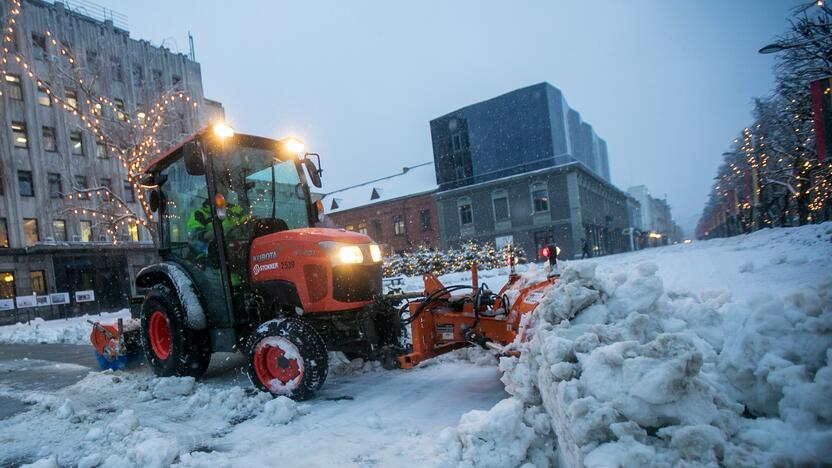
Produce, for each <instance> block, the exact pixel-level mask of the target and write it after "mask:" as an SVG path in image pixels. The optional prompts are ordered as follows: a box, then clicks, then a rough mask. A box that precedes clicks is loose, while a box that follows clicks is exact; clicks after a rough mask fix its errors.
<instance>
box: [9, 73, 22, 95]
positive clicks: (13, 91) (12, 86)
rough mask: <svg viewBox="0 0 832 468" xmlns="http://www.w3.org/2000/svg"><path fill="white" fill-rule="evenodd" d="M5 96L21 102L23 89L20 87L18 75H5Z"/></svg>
mask: <svg viewBox="0 0 832 468" xmlns="http://www.w3.org/2000/svg"><path fill="white" fill-rule="evenodd" d="M6 94H8V95H9V99H14V100H16V101H22V100H23V88H21V87H20V75H12V74H11V73H7V74H6Z"/></svg>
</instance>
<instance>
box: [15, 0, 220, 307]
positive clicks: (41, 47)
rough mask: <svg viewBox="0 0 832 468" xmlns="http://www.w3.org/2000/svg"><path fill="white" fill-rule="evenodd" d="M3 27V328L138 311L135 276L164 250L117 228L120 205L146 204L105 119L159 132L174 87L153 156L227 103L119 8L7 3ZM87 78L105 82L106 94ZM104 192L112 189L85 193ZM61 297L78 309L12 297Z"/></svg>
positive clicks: (130, 225) (23, 0) (135, 223)
mask: <svg viewBox="0 0 832 468" xmlns="http://www.w3.org/2000/svg"><path fill="white" fill-rule="evenodd" d="M0 19H2V21H3V25H4V30H3V42H2V47H3V49H2V60H0V82H1V83H0V93H2V95H0V103H1V105H0V300H5V301H2V305H3V307H0V322H2V321H8V319H9V317H12V316H16V314H24V315H23V316H25V315H30V316H31V315H38V316H55V315H58V314H63V313H72V312H79V311H91V310H107V309H115V308H121V307H127V306H128V304H129V301H128V298H129V297H130V296H131V295H132V294H134V293H135V292H136V291H134V290H133V289H134V285H133V284H132V281H131V280H130V278H133V277H134V276H135V273H136V272H137V271H138V270H139V269H140V268H141V267H143V266H144V265H147V264H149V263H151V262H153V261H154V256H155V249H154V247H153V242H152V239H151V237H150V233H149V231H147V230H146V229H145V228H144V227H143V223H142V222H140V221H141V220H138V219H135V218H129V219H126V220H125V221H123V222H121V223H119V224H114V223H113V222H112V220H113V219H115V216H117V215H119V213H118V212H112V211H110V212H107V211H106V210H104V208H103V205H104V204H113V200H117V201H118V203H117V208H121V209H123V210H124V213H129V212H135V213H139V212H142V203H144V200H143V199H142V194H141V191H140V190H136V185H135V184H136V182H135V181H133V180H131V179H130V176H129V171H128V169H127V165H126V163H125V158H124V157H123V156H122V155H121V154H119V153H118V152H117V151H115V150H114V148H113V147H111V145H110V144H109V143H107V142H106V141H105V139H104V138H103V137H102V136H101V135H100V132H98V125H97V123H98V122H99V119H104V118H105V117H103V116H104V115H113V116H115V118H116V119H118V120H121V121H124V122H128V123H129V122H130V120H129V119H131V118H132V119H134V120H135V124H134V128H135V127H136V125H142V126H149V125H150V124H148V123H145V122H144V119H145V118H148V119H149V118H150V115H151V114H152V113H153V112H154V111H155V110H156V109H158V108H160V107H158V106H159V104H158V102H154V101H156V100H158V99H160V98H159V96H160V95H162V91H163V90H165V91H166V92H167V91H170V90H173V93H169V94H168V95H169V96H171V103H172V102H173V99H174V98H176V97H178V98H179V100H180V101H182V102H181V104H179V103H177V104H176V106H175V114H174V117H175V118H173V119H168V121H167V122H166V124H165V125H164V126H162V125H161V124H160V123H158V122H160V121H161V120H162V119H161V118H157V119H156V120H157V123H154V124H153V125H158V126H159V128H158V129H157V128H156V127H154V128H153V129H152V131H153V132H154V135H155V134H156V132H157V130H158V135H160V137H159V139H158V141H159V142H160V143H158V144H157V143H156V140H154V144H153V148H152V150H148V152H149V153H150V152H159V151H161V150H163V149H164V148H163V145H162V144H161V142H162V141H164V142H171V143H172V142H175V141H176V140H177V139H181V138H182V136H183V135H188V134H191V133H193V132H195V131H196V130H197V129H198V128H200V127H202V126H203V125H205V124H206V123H207V122H209V121H211V120H213V119H214V118H217V117H222V114H223V109H222V106H221V105H220V104H219V103H217V102H215V101H211V100H209V99H206V98H205V97H204V95H203V88H202V74H201V69H200V65H199V63H197V62H196V61H195V57H194V56H193V52H191V53H190V54H183V53H178V52H174V51H171V50H169V49H167V48H165V47H157V46H153V45H151V44H150V42H148V41H145V40H136V39H133V38H131V37H130V34H129V32H128V26H127V18H126V17H125V16H123V15H121V14H119V13H117V12H114V11H111V10H108V9H105V8H103V7H100V6H97V5H95V4H92V3H90V2H88V1H86V0H83V1H78V0H73V1H71V2H70V1H67V2H59V1H55V2H47V1H41V0H2V1H0ZM78 76H91V77H94V87H95V91H96V93H97V95H96V96H95V97H93V96H92V95H91V94H92V93H90V92H88V90H89V88H88V87H87V86H89V85H90V83H89V82H87V83H86V85H85V83H83V82H81V81H82V80H81V81H79V79H78ZM166 99H167V98H166ZM185 101H187V102H185ZM165 103H166V104H167V101H165ZM102 105H103V106H104V107H106V108H107V109H105V110H106V112H110V114H107V113H106V112H104V111H102ZM173 108H174V107H173V105H172V107H171V109H173ZM128 116H131V117H128ZM146 116H147V117H146ZM161 136H164V138H162V137H161ZM97 187H101V188H106V189H103V190H100V191H99V190H94V191H92V192H89V191H88V192H86V193H85V192H84V190H90V189H94V188H97ZM73 195H74V198H73ZM114 226H115V227H114ZM78 291H93V292H94V294H95V301H93V302H90V303H76V302H75V301H74V300H73V298H74V296H73V294H74V293H75V292H78ZM55 293H68V294H69V296H70V301H69V302H70V303H69V304H68V305H63V306H61V307H57V306H53V305H49V301H46V300H41V301H38V305H39V306H38V307H32V308H26V310H24V309H23V308H20V307H19V306H20V305H21V304H25V303H26V301H23V303H20V301H17V302H18V304H15V308H14V309H9V307H8V306H9V304H10V302H9V301H8V300H9V299H16V298H20V297H24V298H25V297H31V296H32V295H35V296H36V297H40V298H43V297H44V296H47V295H49V294H55ZM2 309H5V310H2Z"/></svg>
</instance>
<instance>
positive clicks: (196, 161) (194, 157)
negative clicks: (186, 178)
mask: <svg viewBox="0 0 832 468" xmlns="http://www.w3.org/2000/svg"><path fill="white" fill-rule="evenodd" d="M182 157H183V159H184V160H185V170H186V171H187V172H188V175H193V176H200V175H204V174H205V161H204V160H203V159H202V149H201V148H200V147H199V145H198V144H197V143H196V142H195V141H189V142H187V143H185V145H184V146H183V147H182Z"/></svg>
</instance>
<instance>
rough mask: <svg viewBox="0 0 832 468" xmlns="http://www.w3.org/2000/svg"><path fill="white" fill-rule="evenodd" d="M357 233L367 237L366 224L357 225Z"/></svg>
mask: <svg viewBox="0 0 832 468" xmlns="http://www.w3.org/2000/svg"><path fill="white" fill-rule="evenodd" d="M358 232H360V233H361V234H364V235H365V236H366V235H367V223H358Z"/></svg>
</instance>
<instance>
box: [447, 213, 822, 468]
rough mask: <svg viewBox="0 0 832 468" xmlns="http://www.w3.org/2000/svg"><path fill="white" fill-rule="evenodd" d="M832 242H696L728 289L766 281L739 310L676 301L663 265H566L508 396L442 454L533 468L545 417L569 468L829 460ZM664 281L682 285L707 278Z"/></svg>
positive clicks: (722, 302)
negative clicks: (532, 449) (738, 281)
mask: <svg viewBox="0 0 832 468" xmlns="http://www.w3.org/2000/svg"><path fill="white" fill-rule="evenodd" d="M782 231H790V232H785V233H784V232H782ZM830 234H832V225H824V226H808V227H805V228H800V229H792V230H772V231H769V232H768V233H767V234H759V233H757V234H756V235H755V238H754V244H755V245H757V248H760V249H763V248H765V250H762V251H761V252H755V251H754V250H747V249H744V246H743V245H742V242H743V241H747V240H748V239H747V238H745V239H743V238H739V239H734V240H733V241H729V240H719V241H718V242H714V243H712V244H710V243H700V245H699V246H698V247H697V249H698V251H697V256H701V255H710V256H711V257H707V258H711V260H712V261H714V262H715V263H718V264H720V265H719V269H718V271H719V274H722V275H723V276H722V277H721V278H717V280H720V279H721V280H722V281H723V282H724V286H725V287H731V286H732V285H731V281H733V279H734V278H735V277H737V276H739V275H742V276H743V277H744V278H745V280H744V281H748V280H751V281H756V282H759V283H763V284H760V285H757V289H756V291H757V292H758V293H757V294H755V295H752V296H751V297H748V296H746V297H745V298H743V299H735V298H734V297H733V296H732V294H730V293H728V292H726V291H725V290H722V289H716V290H714V289H703V290H701V291H699V292H697V293H694V292H691V291H689V290H684V289H681V288H673V289H670V290H668V289H667V288H666V287H665V285H664V280H663V276H662V272H661V271H660V270H659V267H658V265H657V263H660V264H665V265H666V264H667V263H668V261H667V260H665V261H663V262H643V261H641V262H640V261H638V260H639V258H638V257H637V256H633V257H631V259H633V260H635V261H632V262H623V261H622V260H621V259H620V258H616V259H614V260H612V261H611V262H610V263H612V262H614V263H615V264H616V267H615V268H606V269H605V268H598V265H601V266H606V265H604V263H605V259H600V260H598V261H597V262H570V263H569V264H567V265H566V267H565V268H564V269H563V274H562V276H561V279H560V280H559V281H558V282H557V283H556V284H555V285H554V286H552V287H551V288H550V289H549V290H548V291H547V293H546V296H545V298H544V300H543V301H542V302H541V305H540V306H539V307H538V309H537V310H536V311H535V313H534V315H533V317H532V319H531V320H530V321H529V322H528V323H529V328H528V335H529V336H530V339H529V340H528V341H526V342H524V343H516V345H517V346H519V349H520V350H521V355H520V357H504V358H502V359H501V360H500V369H501V370H502V371H503V377H502V380H503V382H504V384H505V387H506V390H507V391H508V392H509V393H510V394H511V395H512V396H513V398H512V399H509V400H506V401H504V402H502V403H500V404H499V405H497V406H495V407H494V408H493V409H492V410H491V411H489V412H472V413H469V414H467V415H464V416H463V417H462V418H461V420H460V423H459V425H458V426H457V427H456V428H455V429H453V430H451V431H450V432H448V433H446V434H443V440H442V444H441V450H442V454H443V457H444V459H445V460H451V461H452V462H449V463H448V464H451V465H452V464H454V463H457V464H460V465H462V466H491V465H490V463H491V462H492V461H496V462H497V463H498V464H500V465H501V466H518V465H521V464H522V463H525V462H528V461H529V459H528V456H527V455H528V452H524V448H525V447H529V446H532V445H534V444H535V443H537V444H540V443H541V442H542V441H545V440H546V437H545V431H544V432H540V433H536V432H535V433H534V434H533V436H532V433H533V431H531V430H530V429H529V427H530V426H525V425H523V424H520V423H519V421H521V420H522V419H523V416H524V415H525V414H528V413H529V412H530V411H531V412H534V411H538V412H541V413H544V412H545V414H546V415H547V420H548V421H547V422H548V424H549V425H551V428H552V430H553V431H554V433H555V435H556V438H557V449H558V452H559V453H558V456H559V458H560V460H562V461H563V462H565V464H566V465H567V466H573V467H577V466H584V465H585V466H598V467H600V466H655V465H660V466H675V465H715V464H720V465H727V466H773V465H794V464H814V465H818V464H829V463H832V409H830V408H832V367H830V364H832V350H830V348H832V276H830V269H829V268H828V265H829V264H830V263H829V262H830V260H832V248H830V242H829V235H830ZM766 235H767V236H768V237H765V236H766ZM749 237H750V236H749ZM794 246H798V248H792V249H791V250H789V249H790V247H794ZM656 250H660V249H656ZM726 251H730V252H732V253H735V252H744V255H739V256H729V255H727V254H726V255H724V256H723V255H722V254H723V253H724V252H726ZM772 251H773V252H776V253H775V254H771V253H769V252H772ZM784 252H786V253H784ZM653 255H658V254H653ZM767 255H768V256H770V257H771V258H774V257H776V258H777V261H774V260H770V259H768V258H766V256H767ZM784 258H785V259H784ZM809 258H811V259H812V260H811V261H809V260H808V259H809ZM725 259H727V261H725ZM749 259H754V260H756V261H758V262H760V261H761V260H765V261H764V262H761V263H764V264H765V266H762V265H761V264H760V263H758V264H757V265H758V266H757V267H755V266H753V264H752V266H748V262H749V261H750V260H749ZM789 259H792V260H794V259H799V262H798V261H797V260H795V261H791V260H789ZM794 265H800V266H802V268H803V269H804V271H803V272H802V273H799V274H801V275H802V276H801V278H799V279H798V280H797V281H795V280H794V279H793V278H790V279H789V280H785V281H783V282H780V281H778V276H777V274H776V273H775V271H776V269H777V268H786V269H787V268H791V267H792V266H794ZM773 269H775V270H773ZM792 271H793V270H792ZM664 273H665V275H667V276H669V277H672V278H673V279H674V281H675V282H676V283H679V282H680V280H681V279H684V275H685V274H690V275H695V274H696V269H692V270H691V272H689V273H688V272H686V271H685V270H683V269H673V270H671V271H667V272H664ZM801 279H802V281H801ZM711 280H713V279H711ZM784 285H785V286H784ZM761 290H766V291H768V292H767V293H763V292H759V291H761ZM507 402H511V403H507ZM496 434H499V437H498V436H497V435H496ZM498 452H499V454H498Z"/></svg>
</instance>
